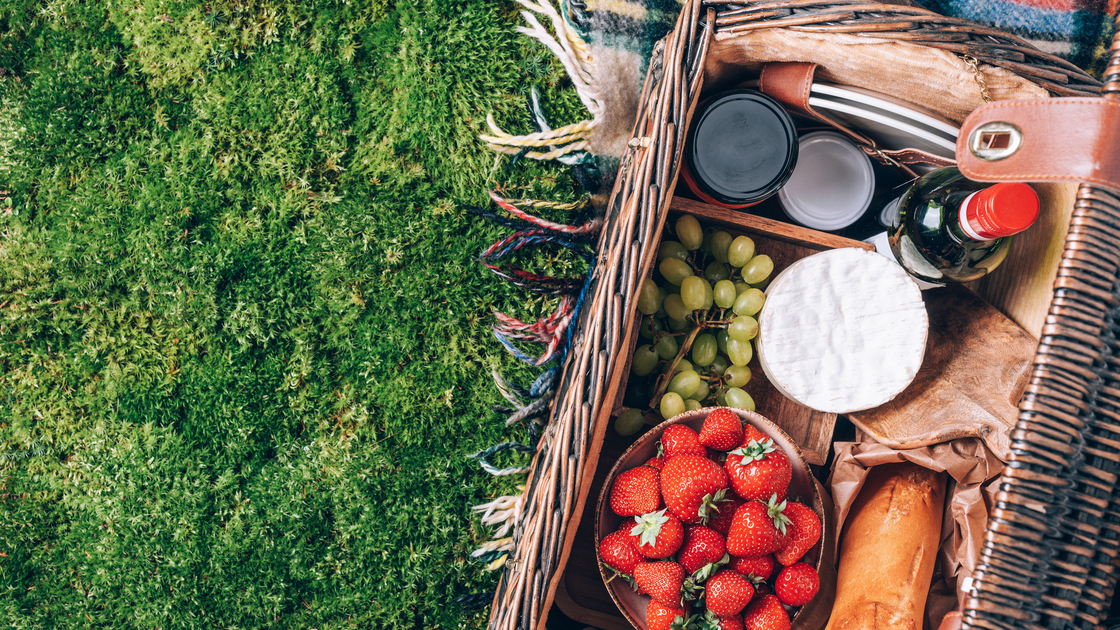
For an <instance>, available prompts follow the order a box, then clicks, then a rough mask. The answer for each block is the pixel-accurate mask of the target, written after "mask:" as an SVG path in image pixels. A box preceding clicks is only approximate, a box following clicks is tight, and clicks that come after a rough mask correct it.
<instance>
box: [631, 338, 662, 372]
mask: <svg viewBox="0 0 1120 630" xmlns="http://www.w3.org/2000/svg"><path fill="white" fill-rule="evenodd" d="M660 359H661V357H660V356H659V355H658V354H657V350H654V348H653V346H651V345H649V344H648V343H647V344H645V345H641V346H638V349H637V350H635V351H634V357H633V358H632V359H631V360H630V371H631V372H633V373H634V375H635V376H646V375H648V374H649V373H650V372H653V368H655V367H657V362H658V361H659V360H660Z"/></svg>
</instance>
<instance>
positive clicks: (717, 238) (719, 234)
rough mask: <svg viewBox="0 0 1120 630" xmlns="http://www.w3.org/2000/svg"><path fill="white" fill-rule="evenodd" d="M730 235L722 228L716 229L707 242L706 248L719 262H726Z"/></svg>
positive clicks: (730, 241)
mask: <svg viewBox="0 0 1120 630" xmlns="http://www.w3.org/2000/svg"><path fill="white" fill-rule="evenodd" d="M731 243H732V238H731V235H730V234H728V233H727V232H724V231H723V230H716V231H715V232H714V233H713V234H712V240H711V241H709V242H708V248H709V249H710V251H711V252H712V257H713V258H715V259H716V260H717V261H719V262H721V263H725V262H727V260H728V258H727V253H728V251H727V250H728V248H729V247H731Z"/></svg>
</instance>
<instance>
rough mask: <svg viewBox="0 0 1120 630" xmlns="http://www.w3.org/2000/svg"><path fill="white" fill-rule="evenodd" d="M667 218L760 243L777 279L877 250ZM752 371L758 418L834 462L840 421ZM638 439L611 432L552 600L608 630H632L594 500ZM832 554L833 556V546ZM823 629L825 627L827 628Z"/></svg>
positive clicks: (767, 224) (768, 229) (705, 208)
mask: <svg viewBox="0 0 1120 630" xmlns="http://www.w3.org/2000/svg"><path fill="white" fill-rule="evenodd" d="M669 213H670V216H669V219H668V223H669V224H670V225H671V224H672V223H673V222H674V221H675V220H676V217H677V216H679V215H680V214H681V213H687V214H691V215H693V216H695V217H696V218H697V219H698V220H699V221H700V222H701V224H703V225H705V226H718V227H720V228H722V229H724V230H727V231H728V232H729V233H731V234H732V235H733V236H737V235H740V234H745V235H747V236H749V237H750V238H751V239H752V240H754V242H755V245H756V247H757V251H758V252H759V253H763V254H766V255H768V256H770V257H771V258H772V259H773V260H774V274H775V275H776V274H777V273H778V272H780V271H781V270H783V269H785V268H786V267H788V266H789V265H790V264H792V263H793V262H795V261H797V260H800V259H801V258H804V257H806V256H809V255H812V254H815V253H817V252H821V251H825V250H828V249H835V248H839V247H857V248H860V249H865V250H873V249H874V247H873V246H872V245H870V244H868V243H864V242H862V241H854V240H851V239H847V238H842V237H839V236H835V235H832V234H827V233H824V232H817V231H815V230H810V229H806V228H802V227H799V226H796V225H790V224H787V223H781V222H778V221H773V220H770V219H766V218H763V217H759V216H755V215H751V214H747V213H744V212H739V211H735V210H727V209H724V208H720V207H717V206H712V205H709V204H705V203H701V202H697V201H693V200H690V199H686V198H683V197H675V198H673V201H672V204H671V205H670V208H669ZM630 334H631V335H632V336H636V335H637V329H634V330H632V331H630ZM632 347H633V345H632ZM750 367H751V372H752V377H751V382H750V383H749V384H748V385H747V386H746V389H747V390H748V392H749V393H750V394H751V396H752V397H753V398H754V399H755V403H756V405H757V407H758V408H757V411H758V413H760V414H762V415H764V416H766V417H767V418H769V419H770V420H772V421H773V422H774V423H775V424H777V425H778V426H780V427H781V428H782V430H784V431H785V432H786V433H787V434H789V436H790V437H791V438H793V440H794V441H795V442H796V443H797V445H798V446H799V447H801V450H802V452H803V454H804V455H805V459H806V461H808V462H809V463H810V464H812V465H814V466H822V465H823V464H824V463H825V461H826V460H827V459H828V456H829V450H830V449H831V448H832V433H833V429H834V427H835V424H836V414H833V413H822V412H819V411H814V410H812V409H809V408H808V407H804V406H802V405H799V404H798V403H796V402H793V401H792V400H789V399H788V398H786V397H785V396H783V395H782V394H780V393H779V392H778V391H777V390H775V389H774V387H773V386H772V385H770V383H769V382H768V381H767V380H766V376H765V374H764V373H763V372H762V367H761V366H760V365H758V360H757V358H756V359H753V360H752V361H751V364H750ZM625 373H626V374H629V366H627V370H626V372H625ZM625 386H626V383H625V382H623V383H620V384H618V391H619V392H622V391H623V390H625ZM620 402H621V401H619V403H616V404H615V406H614V412H613V413H612V416H617V414H618V413H621V411H622V410H624V409H625V407H622V406H621V404H620ZM639 435H640V434H639ZM637 438H638V436H637V435H635V436H629V437H621V436H619V435H618V434H617V433H615V431H614V429H613V428H608V429H607V432H606V435H605V437H604V440H603V445H602V450H601V451H600V455H599V466H598V467H597V469H596V470H595V476H594V479H593V481H592V484H591V489H590V491H589V493H588V501H587V502H586V504H585V506H584V510H583V514H582V517H581V518H580V521H579V523H580V525H579V528H578V529H577V531H576V535H575V540H574V543H573V545H572V548H571V551H570V555H569V557H568V563H567V566H566V568H565V571H564V574H563V576H562V577H561V579H560V582H559V584H558V586H557V589H556V597H555V600H554V603H555V606H556V607H558V608H559V609H560V611H561V612H562V613H564V614H565V615H566V616H567V617H569V618H570V619H572V620H574V621H576V622H578V623H580V624H585V625H587V626H591V627H594V628H601V629H603V630H628V629H631V628H632V626H631V625H630V624H629V623H628V622H627V621H626V619H625V618H624V617H623V616H622V614H621V613H620V612H619V611H618V609H617V608H616V607H615V604H614V602H613V601H612V600H611V598H610V595H608V594H607V590H606V588H605V587H604V586H603V580H602V577H600V575H599V569H598V567H597V566H596V562H597V561H596V558H595V549H594V544H593V542H592V541H593V540H594V536H593V535H592V527H593V526H594V523H595V506H596V501H595V497H598V496H599V492H600V490H601V488H602V486H603V480H604V478H605V477H606V475H607V472H608V471H609V470H610V468H611V466H612V465H613V464H614V462H615V461H616V460H617V459H618V457H619V456H620V455H622V453H623V451H625V450H626V448H627V447H628V446H630V444H632V443H633V442H634V441H635V440H637ZM817 472H818V476H819V475H820V474H823V472H822V471H820V470H819V469H818V470H817ZM818 481H819V480H818ZM822 492H823V488H822ZM824 495H825V496H826V497H827V492H824ZM830 502H831V501H829V503H830ZM830 511H831V510H830ZM826 546H828V545H826ZM829 547H830V548H831V546H829ZM821 625H823V622H822V624H821Z"/></svg>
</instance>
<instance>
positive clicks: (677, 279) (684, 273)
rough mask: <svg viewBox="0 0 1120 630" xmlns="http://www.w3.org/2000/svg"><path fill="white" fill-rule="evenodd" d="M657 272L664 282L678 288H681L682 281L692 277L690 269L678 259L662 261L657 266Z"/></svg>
mask: <svg viewBox="0 0 1120 630" xmlns="http://www.w3.org/2000/svg"><path fill="white" fill-rule="evenodd" d="M657 270H658V271H660V272H661V275H662V276H663V277H664V278H665V281H666V282H668V283H669V284H672V285H675V286H678V287H679V286H681V281H682V280H684V279H685V278H688V277H689V276H692V275H694V274H693V273H692V267H689V266H688V263H686V262H685V261H683V260H681V259H680V258H666V259H664V260H662V261H661V264H659V265H658V266H657Z"/></svg>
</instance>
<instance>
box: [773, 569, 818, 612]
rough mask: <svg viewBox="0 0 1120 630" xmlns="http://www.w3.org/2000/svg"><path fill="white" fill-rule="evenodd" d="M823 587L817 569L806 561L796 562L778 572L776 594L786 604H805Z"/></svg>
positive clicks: (775, 585)
mask: <svg viewBox="0 0 1120 630" xmlns="http://www.w3.org/2000/svg"><path fill="white" fill-rule="evenodd" d="M820 588H821V578H820V576H819V575H817V570H816V569H814V568H813V567H812V566H811V565H809V564H806V563H804V562H795V563H794V564H791V565H789V566H788V567H786V568H784V569H782V570H781V571H780V572H779V573H778V579H777V580H775V581H774V594H776V595H777V596H778V599H780V600H781V601H782V603H783V604H785V605H786V606H804V605H805V604H808V603H809V602H810V600H812V599H813V597H814V596H816V594H817V591H819V590H820Z"/></svg>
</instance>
